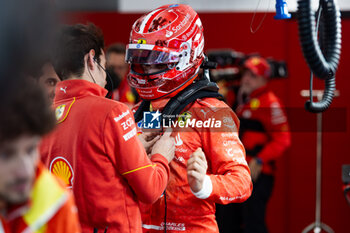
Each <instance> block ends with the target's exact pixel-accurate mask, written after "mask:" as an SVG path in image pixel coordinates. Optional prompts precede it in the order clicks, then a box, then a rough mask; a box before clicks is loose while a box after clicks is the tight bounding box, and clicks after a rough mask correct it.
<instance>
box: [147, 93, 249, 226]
mask: <svg viewBox="0 0 350 233" xmlns="http://www.w3.org/2000/svg"><path fill="white" fill-rule="evenodd" d="M166 102H167V99H163V100H160V101H157V102H152V107H153V110H157V109H160V110H161V109H162V107H164V105H165V104H166ZM184 112H187V113H189V114H190V115H191V117H190V119H199V120H203V121H205V120H207V119H210V118H212V119H213V118H215V119H216V120H221V121H222V122H224V123H223V125H222V127H221V128H220V129H214V128H209V129H204V130H203V129H198V128H197V129H196V128H187V129H186V130H183V131H178V130H179V129H178V128H177V129H175V128H174V129H173V137H174V138H175V139H176V140H175V141H176V152H175V158H174V159H173V161H172V162H171V163H170V169H171V173H170V179H169V183H168V186H167V189H166V197H167V198H166V201H167V220H166V221H167V232H172V233H174V232H184V231H185V232H195V233H200V232H219V231H218V227H217V223H216V220H215V203H221V204H227V203H232V202H243V201H245V200H246V199H247V198H248V197H249V196H250V194H251V191H252V183H251V178H250V172H249V168H248V166H247V163H246V160H245V152H244V148H243V145H242V144H241V142H240V140H239V138H238V133H237V132H238V127H239V121H238V119H237V117H236V115H235V114H234V113H233V111H232V110H231V109H230V108H229V107H228V106H227V105H226V104H225V103H224V102H222V101H219V100H217V99H214V98H206V99H203V100H197V101H196V102H194V103H193V104H192V105H191V106H189V107H188V109H185V110H184ZM199 147H201V148H202V149H203V151H204V153H205V155H206V159H207V162H208V170H207V175H209V177H210V179H211V181H212V184H213V191H212V193H211V195H210V196H209V197H208V198H207V199H198V198H197V197H196V196H195V195H194V194H193V193H192V192H191V190H190V187H189V184H188V181H187V170H186V164H187V160H188V159H189V158H190V156H191V154H192V153H193V152H194V151H195V150H196V149H197V148H199ZM164 201H165V200H164V196H161V197H160V198H159V200H158V201H157V202H155V203H154V204H153V205H152V206H147V205H142V212H143V219H142V220H143V227H144V228H143V229H144V232H162V231H163V230H164V210H165V202H164ZM147 228H153V229H147Z"/></svg>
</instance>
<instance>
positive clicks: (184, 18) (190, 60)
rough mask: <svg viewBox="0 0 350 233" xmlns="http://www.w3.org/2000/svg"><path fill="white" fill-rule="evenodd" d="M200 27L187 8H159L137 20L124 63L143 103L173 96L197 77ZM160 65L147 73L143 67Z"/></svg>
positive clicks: (194, 15) (177, 5) (169, 6)
mask: <svg viewBox="0 0 350 233" xmlns="http://www.w3.org/2000/svg"><path fill="white" fill-rule="evenodd" d="M203 47H204V36H203V27H202V23H201V20H200V19H199V17H198V14H197V13H196V12H195V11H194V10H193V9H192V8H191V7H190V6H188V5H183V4H173V5H165V6H161V7H159V8H157V9H155V10H153V11H151V12H149V13H147V14H145V15H143V16H142V17H141V18H139V19H138V20H136V22H135V23H134V25H133V26H132V30H131V33H130V44H128V45H127V48H126V56H125V60H126V62H127V63H129V64H130V66H131V67H130V73H129V75H128V78H127V79H128V82H129V84H130V86H132V87H134V88H135V89H136V90H137V92H138V93H139V95H140V97H141V98H142V99H145V100H155V99H159V98H162V97H172V96H175V95H176V94H177V93H178V92H180V91H181V90H183V89H184V88H185V87H187V86H188V85H190V84H191V83H192V82H193V80H194V79H195V78H196V77H197V74H198V71H199V68H200V65H201V63H202V61H203V59H204V55H203ZM147 65H149V66H151V65H152V66H160V67H162V69H161V70H159V71H157V72H154V73H148V72H145V71H144V67H145V66H147Z"/></svg>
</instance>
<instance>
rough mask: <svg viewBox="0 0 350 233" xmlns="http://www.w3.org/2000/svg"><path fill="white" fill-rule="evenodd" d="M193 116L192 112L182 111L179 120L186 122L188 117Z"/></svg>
mask: <svg viewBox="0 0 350 233" xmlns="http://www.w3.org/2000/svg"><path fill="white" fill-rule="evenodd" d="M191 117H192V115H191V113H189V112H184V113H181V114H180V116H179V117H178V118H177V121H179V122H180V121H183V122H186V121H187V120H188V119H190V118H191Z"/></svg>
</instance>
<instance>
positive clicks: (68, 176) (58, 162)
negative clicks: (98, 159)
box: [50, 157, 74, 188]
mask: <svg viewBox="0 0 350 233" xmlns="http://www.w3.org/2000/svg"><path fill="white" fill-rule="evenodd" d="M50 172H51V173H53V174H55V175H56V176H57V177H59V178H61V179H62V180H63V181H64V182H65V183H66V185H67V188H72V186H73V179H74V171H73V169H72V166H71V165H70V164H69V162H68V161H67V160H66V159H65V158H63V157H56V158H55V159H54V160H52V162H51V163H50Z"/></svg>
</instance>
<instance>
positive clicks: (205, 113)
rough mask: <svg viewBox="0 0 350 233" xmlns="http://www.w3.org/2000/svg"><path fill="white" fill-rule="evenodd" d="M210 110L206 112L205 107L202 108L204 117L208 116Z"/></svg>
mask: <svg viewBox="0 0 350 233" xmlns="http://www.w3.org/2000/svg"><path fill="white" fill-rule="evenodd" d="M209 111H210V110H208V111H207V112H205V111H204V110H203V109H201V112H202V113H203V115H204V118H206V117H207V113H208V112H209Z"/></svg>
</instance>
